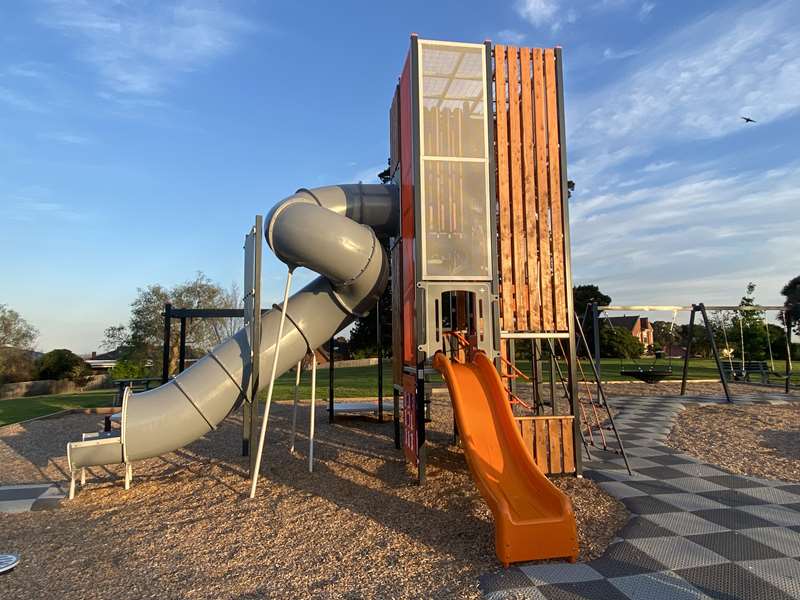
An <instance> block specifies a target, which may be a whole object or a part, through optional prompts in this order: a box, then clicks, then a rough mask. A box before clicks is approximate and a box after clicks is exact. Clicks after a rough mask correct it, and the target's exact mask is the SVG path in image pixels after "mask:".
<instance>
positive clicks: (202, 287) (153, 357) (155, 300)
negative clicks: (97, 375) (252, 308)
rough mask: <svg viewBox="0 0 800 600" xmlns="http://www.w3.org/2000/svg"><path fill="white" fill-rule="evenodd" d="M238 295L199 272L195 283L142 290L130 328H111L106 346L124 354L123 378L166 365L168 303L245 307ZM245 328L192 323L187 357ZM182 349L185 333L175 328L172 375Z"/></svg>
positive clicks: (172, 333)
mask: <svg viewBox="0 0 800 600" xmlns="http://www.w3.org/2000/svg"><path fill="white" fill-rule="evenodd" d="M238 295H239V291H238V288H237V287H236V286H235V285H234V286H232V287H231V288H230V290H225V289H224V288H223V287H222V286H220V285H219V284H217V283H215V282H213V281H211V280H210V279H209V278H208V277H206V276H205V275H204V274H203V273H202V272H198V273H197V274H196V276H195V277H194V279H190V280H188V281H185V282H183V283H180V284H178V285H175V286H173V287H172V288H167V287H164V286H162V285H160V284H152V285H149V286H147V287H145V288H139V289H138V290H137V295H136V298H135V299H134V300H133V302H132V303H131V316H130V320H129V321H128V325H127V326H125V325H121V324H120V325H114V326H111V327H108V328H107V329H106V332H105V340H104V341H103V347H105V348H107V349H118V350H119V357H118V360H120V361H121V362H123V363H124V365H121V366H120V373H122V372H124V373H125V374H126V375H128V374H135V376H144V375H152V374H154V373H155V372H157V371H158V369H159V368H160V365H161V362H160V358H161V353H162V349H163V345H164V305H165V304H167V303H171V304H172V306H173V307H174V308H237V307H239V308H240V307H241V298H239V297H238ZM237 325H238V326H237ZM241 326H242V320H241V319H188V320H187V323H186V354H187V356H188V357H190V358H193V357H200V356H203V355H204V354H206V353H207V352H208V350H210V349H211V348H212V347H213V346H214V345H216V344H218V343H219V342H221V341H222V340H223V339H225V338H226V337H228V336H229V335H231V334H232V333H234V332H235V331H236V329H238V328H239V327H241ZM179 345H180V330H179V328H178V327H176V326H173V327H172V328H171V330H170V348H171V351H170V356H171V363H170V371H171V372H172V371H175V370H176V368H177V363H178V348H179ZM112 376H113V375H112Z"/></svg>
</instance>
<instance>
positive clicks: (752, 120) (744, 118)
mask: <svg viewBox="0 0 800 600" xmlns="http://www.w3.org/2000/svg"><path fill="white" fill-rule="evenodd" d="M739 118H740V119H741V120H742V121H744V122H745V123H755V122H756V121H755V120H754V119H751V118H750V117H739Z"/></svg>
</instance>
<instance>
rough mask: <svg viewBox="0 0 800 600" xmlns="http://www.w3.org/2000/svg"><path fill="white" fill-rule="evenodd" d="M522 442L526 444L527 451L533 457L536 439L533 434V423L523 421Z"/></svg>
mask: <svg viewBox="0 0 800 600" xmlns="http://www.w3.org/2000/svg"><path fill="white" fill-rule="evenodd" d="M521 425H522V441H523V442H525V449H526V450H527V451H528V452H529V453H530V455H531V456H533V455H534V451H533V445H534V440H535V438H536V436H535V434H534V432H533V421H522V423H521Z"/></svg>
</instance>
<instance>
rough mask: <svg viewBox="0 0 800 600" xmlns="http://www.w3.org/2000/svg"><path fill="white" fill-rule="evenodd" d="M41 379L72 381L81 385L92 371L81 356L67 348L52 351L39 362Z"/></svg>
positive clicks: (38, 372)
mask: <svg viewBox="0 0 800 600" xmlns="http://www.w3.org/2000/svg"><path fill="white" fill-rule="evenodd" d="M36 367H37V375H38V378H39V379H72V380H73V381H76V383H81V380H82V378H84V377H86V376H87V374H88V373H89V372H91V369H90V368H89V365H87V364H86V361H84V360H83V359H82V358H81V357H80V356H78V355H77V354H75V353H73V352H72V351H70V350H67V349H66V348H59V349H58V350H51V351H50V352H48V353H46V354H43V355H42V356H41V357H40V358H39V359H38V360H37V361H36Z"/></svg>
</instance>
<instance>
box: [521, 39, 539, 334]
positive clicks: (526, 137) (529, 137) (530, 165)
mask: <svg viewBox="0 0 800 600" xmlns="http://www.w3.org/2000/svg"><path fill="white" fill-rule="evenodd" d="M519 62H520V85H521V87H522V143H523V146H522V171H523V179H522V181H523V190H524V194H525V203H524V207H525V209H524V217H525V234H526V238H527V261H526V263H527V272H528V299H529V300H528V302H529V304H528V312H529V325H528V327H529V329H530V330H531V331H537V332H538V331H541V330H542V315H541V306H540V302H539V283H538V282H539V268H538V256H537V244H536V238H537V232H536V174H535V160H534V154H533V103H532V102H533V101H532V98H531V51H530V48H521V49H520V54H519ZM520 218H522V216H520Z"/></svg>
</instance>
